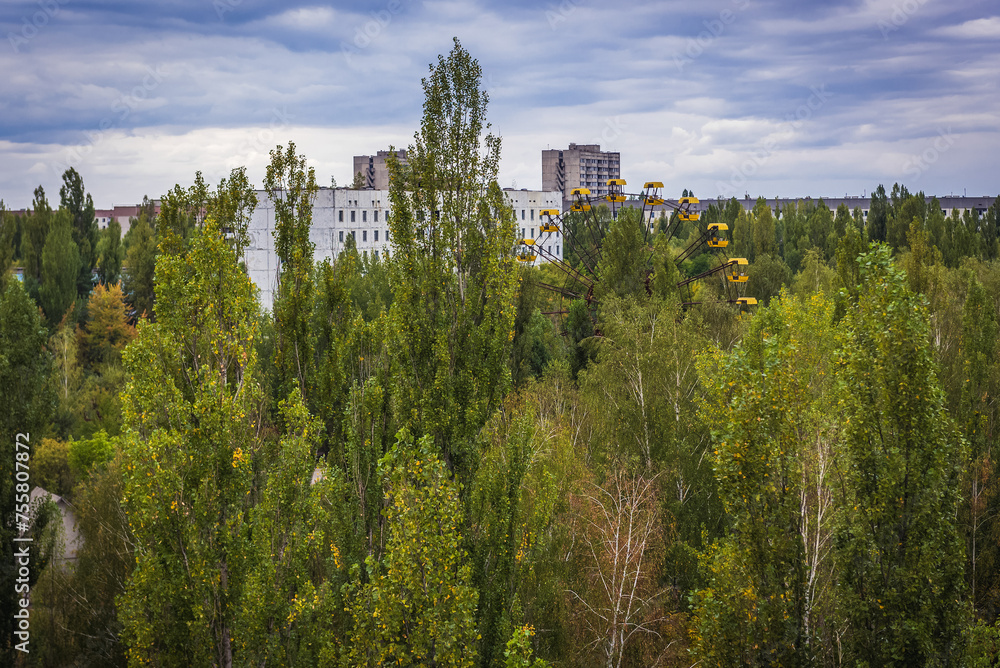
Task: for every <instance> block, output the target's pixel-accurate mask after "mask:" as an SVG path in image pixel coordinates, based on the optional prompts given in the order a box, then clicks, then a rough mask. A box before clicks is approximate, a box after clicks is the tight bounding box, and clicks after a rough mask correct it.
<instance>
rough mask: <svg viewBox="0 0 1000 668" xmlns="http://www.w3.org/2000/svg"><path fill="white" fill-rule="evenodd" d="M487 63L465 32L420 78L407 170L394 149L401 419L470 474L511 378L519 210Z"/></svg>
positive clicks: (395, 350) (396, 370)
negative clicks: (502, 177) (503, 172)
mask: <svg viewBox="0 0 1000 668" xmlns="http://www.w3.org/2000/svg"><path fill="white" fill-rule="evenodd" d="M481 79H482V70H481V68H480V66H479V63H478V62H477V61H476V60H474V59H473V58H472V57H471V56H470V55H469V53H468V52H467V51H466V50H465V49H464V48H462V45H461V44H460V43H459V41H458V40H457V39H456V40H455V46H454V48H453V49H452V51H451V53H449V54H448V57H447V58H444V57H443V56H440V57H439V59H438V63H437V65H436V66H433V65H432V66H431V68H430V75H429V76H428V77H427V78H425V79H423V81H422V84H423V89H424V95H425V99H424V117H423V120H422V122H421V128H420V131H419V132H417V133H416V134H415V136H414V140H415V144H414V145H413V146H411V147H410V149H409V150H408V152H407V157H408V159H409V167H408V169H406V170H404V169H403V168H402V166H401V165H400V164H399V162H398V161H397V160H395V159H394V158H391V157H390V161H389V169H390V174H391V176H392V179H391V187H390V199H391V200H392V214H391V215H390V216H389V227H390V230H391V234H392V237H391V238H392V258H391V260H390V263H389V271H390V274H389V275H390V282H391V285H392V290H393V303H392V307H391V310H390V334H389V337H390V340H391V344H392V345H391V346H390V351H391V354H392V356H393V359H392V365H393V375H394V377H395V392H396V397H395V406H396V414H397V416H398V418H399V421H400V422H401V423H402V424H403V425H406V426H409V428H410V429H411V431H412V432H413V433H415V434H427V435H430V436H431V437H432V439H433V441H434V444H435V446H436V447H437V448H438V450H439V451H440V453H441V458H442V460H443V461H444V462H445V463H446V464H447V466H448V467H449V469H450V470H451V471H452V472H455V473H459V474H460V475H461V476H462V477H463V478H466V479H467V476H468V474H469V472H470V471H471V470H472V469H473V468H474V467H475V461H476V456H475V452H474V449H473V441H474V439H475V437H476V435H477V433H478V432H479V430H480V429H481V428H482V426H483V424H484V423H485V421H486V420H487V419H488V417H489V416H490V414H491V413H492V412H493V410H494V409H495V408H496V407H497V406H498V405H499V403H500V401H501V400H502V399H503V397H504V395H505V394H506V392H507V389H508V387H509V385H510V371H509V369H508V367H507V358H508V355H509V351H510V346H511V338H512V334H513V321H514V311H515V306H514V291H515V287H516V283H517V274H516V272H515V268H514V264H515V262H514V252H513V251H514V235H515V228H514V215H513V211H512V209H511V208H510V206H509V204H508V202H507V200H506V198H505V197H504V194H503V191H502V190H501V188H500V186H499V184H498V183H497V171H498V165H499V160H500V138H499V137H496V136H494V135H493V134H486V135H485V137H484V136H483V132H484V131H488V129H489V127H490V126H489V124H488V123H487V122H486V105H487V102H488V99H489V96H488V95H487V93H486V91H484V90H482V89H481V88H480V81H481Z"/></svg>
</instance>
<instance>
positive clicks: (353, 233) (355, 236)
mask: <svg viewBox="0 0 1000 668" xmlns="http://www.w3.org/2000/svg"><path fill="white" fill-rule="evenodd" d="M351 213H354V212H353V211H352V212H351ZM351 238H352V239H354V240H355V241H357V240H358V235H357V234H356V233H355V232H354V230H351Z"/></svg>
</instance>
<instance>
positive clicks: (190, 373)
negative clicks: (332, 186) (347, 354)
mask: <svg viewBox="0 0 1000 668" xmlns="http://www.w3.org/2000/svg"><path fill="white" fill-rule="evenodd" d="M224 225H225V223H224V222H223V221H217V220H216V219H214V218H213V217H211V216H210V217H209V218H208V219H206V221H205V226H204V230H203V231H202V232H201V233H198V234H195V235H194V237H193V239H192V240H191V243H190V250H189V252H176V253H173V252H171V253H164V254H163V255H161V256H160V258H159V260H158V262H157V269H156V272H157V286H156V290H157V302H158V304H159V305H160V306H159V308H158V313H157V316H158V319H157V322H156V323H143V325H142V326H141V327H140V328H139V336H138V338H137V339H136V340H135V341H134V342H133V343H132V344H131V345H129V347H128V349H127V351H126V354H125V366H126V369H127V370H128V372H129V374H130V379H129V382H128V384H127V386H126V389H125V392H124V394H123V403H124V415H125V421H126V425H127V432H126V435H125V437H124V439H123V452H124V456H125V461H126V462H127V464H126V465H125V467H124V469H123V477H124V506H125V508H126V509H127V512H128V518H129V525H130V527H131V529H132V531H133V532H134V533H135V538H136V543H137V550H136V567H135V572H134V573H133V574H132V577H131V578H130V580H129V584H128V588H127V590H126V592H125V594H124V595H123V598H122V605H121V608H120V609H119V619H120V620H121V622H122V624H123V625H124V636H125V637H126V638H127V641H128V642H129V644H130V654H129V656H130V659H129V660H130V663H133V664H139V663H141V662H145V661H154V662H156V663H159V664H160V665H165V666H170V665H191V664H201V665H204V664H215V665H230V663H231V662H232V659H233V653H234V647H233V645H234V642H235V644H236V646H237V647H239V646H240V644H239V643H240V642H241V641H242V640H243V639H242V638H241V637H240V635H239V633H240V629H239V628H237V627H235V626H234V620H235V619H236V617H237V614H238V611H239V609H240V608H239V604H240V596H241V594H242V591H243V588H244V583H245V578H246V572H247V567H248V563H247V560H246V556H245V555H246V554H247V553H248V550H249V545H248V536H247V528H248V525H247V520H248V514H247V513H248V504H249V503H250V502H251V501H252V500H253V498H252V497H251V496H250V491H251V490H252V487H253V481H254V471H253V458H254V455H255V453H256V451H257V450H258V449H259V447H260V441H259V438H258V431H259V429H260V426H261V425H260V408H261V402H262V397H261V389H260V384H259V379H258V375H257V363H258V362H257V357H256V351H255V348H254V340H255V338H256V336H257V332H256V329H255V322H256V321H255V318H254V316H255V314H256V310H257V304H256V301H255V299H254V288H253V285H252V284H251V283H250V281H249V279H248V278H247V276H246V274H244V273H243V271H242V270H241V269H240V266H239V264H238V258H237V257H236V255H235V253H234V251H233V249H232V248H231V247H230V245H229V243H228V242H227V240H226V238H225V236H224V235H223V232H222V227H223V226H224Z"/></svg>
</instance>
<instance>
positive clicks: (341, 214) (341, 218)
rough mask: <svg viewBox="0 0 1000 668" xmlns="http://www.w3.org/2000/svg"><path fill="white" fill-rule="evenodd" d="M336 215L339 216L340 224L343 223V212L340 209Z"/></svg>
mask: <svg viewBox="0 0 1000 668" xmlns="http://www.w3.org/2000/svg"><path fill="white" fill-rule="evenodd" d="M337 213H338V214H340V222H344V210H343V209H341V210H340V211H338V212H337Z"/></svg>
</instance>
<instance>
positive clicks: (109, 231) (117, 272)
mask: <svg viewBox="0 0 1000 668" xmlns="http://www.w3.org/2000/svg"><path fill="white" fill-rule="evenodd" d="M96 252H97V280H98V282H99V283H101V284H103V285H114V284H115V283H117V282H118V281H119V280H120V279H121V275H122V262H123V261H124V260H125V248H124V246H122V226H121V223H119V222H118V219H117V218H115V217H114V216H112V217H111V222H109V223H108V226H107V227H106V228H104V230H102V231H101V233H100V239H99V240H98V242H97V251H96Z"/></svg>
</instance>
